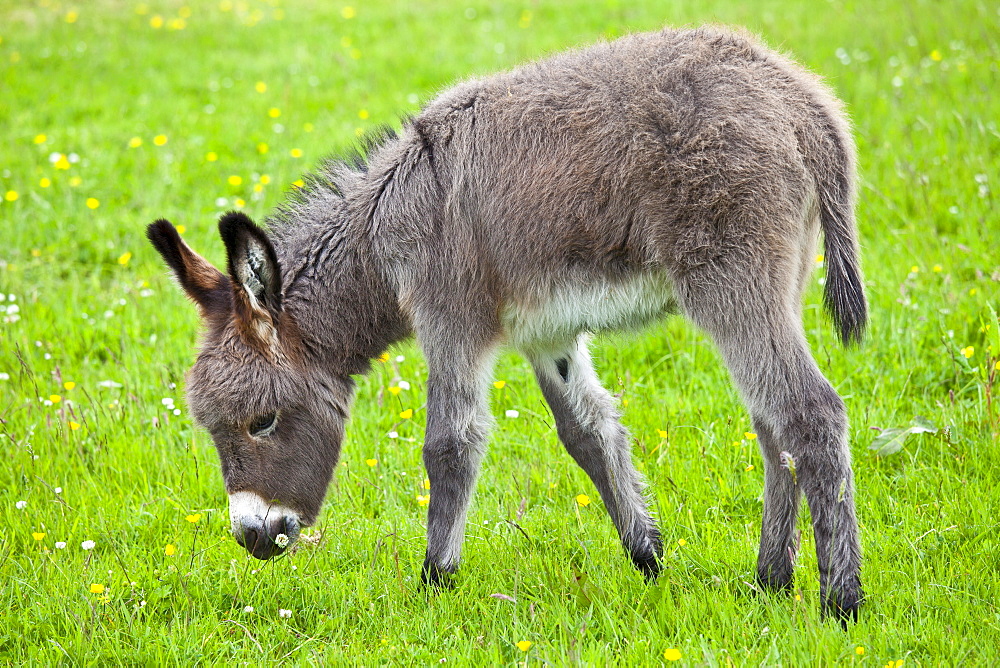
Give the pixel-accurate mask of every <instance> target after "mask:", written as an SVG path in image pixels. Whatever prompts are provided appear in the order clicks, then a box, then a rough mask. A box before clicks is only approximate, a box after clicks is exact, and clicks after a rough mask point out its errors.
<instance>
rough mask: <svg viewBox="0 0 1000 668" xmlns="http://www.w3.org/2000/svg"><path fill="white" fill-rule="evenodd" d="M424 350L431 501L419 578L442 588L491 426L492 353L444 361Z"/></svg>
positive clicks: (451, 355)
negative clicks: (488, 391)
mask: <svg viewBox="0 0 1000 668" xmlns="http://www.w3.org/2000/svg"><path fill="white" fill-rule="evenodd" d="M425 352H426V353H427V362H428V366H429V373H428V379H427V430H426V434H425V438H424V450H423V458H424V466H425V467H426V469H427V477H428V479H429V480H430V483H431V490H430V497H431V499H430V504H429V507H428V509H427V556H426V558H425V559H424V566H423V570H422V574H421V575H422V578H423V581H424V582H425V583H426V584H428V585H438V586H446V585H448V584H449V582H448V576H449V575H450V574H451V573H454V572H455V570H456V569H457V568H458V562H459V559H460V557H461V551H462V542H463V540H464V538H465V519H466V514H467V512H468V509H469V503H470V501H471V500H472V491H473V488H474V487H475V484H476V478H477V476H478V474H479V466H480V463H481V462H482V459H483V454H484V452H485V445H486V439H487V437H488V435H489V430H490V427H491V424H492V418H491V416H490V413H489V407H488V405H487V386H488V385H489V379H490V374H491V372H492V369H493V360H494V354H495V350H494V348H493V347H489V348H486V349H484V350H480V351H477V352H476V353H472V354H468V355H463V354H458V352H457V351H456V350H455V349H454V348H452V349H450V350H449V351H448V354H447V356H446V358H445V357H439V356H438V355H436V354H435V353H436V352H438V351H429V350H425Z"/></svg>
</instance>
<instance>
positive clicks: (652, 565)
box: [629, 554, 663, 584]
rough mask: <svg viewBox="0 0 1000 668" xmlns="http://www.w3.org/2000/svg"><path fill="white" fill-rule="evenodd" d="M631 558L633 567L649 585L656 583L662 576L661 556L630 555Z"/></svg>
mask: <svg viewBox="0 0 1000 668" xmlns="http://www.w3.org/2000/svg"><path fill="white" fill-rule="evenodd" d="M629 557H631V559H632V565H633V566H635V568H636V570H638V571H639V572H640V573H642V576H643V577H644V578H646V583H647V584H652V583H654V582H656V578H658V577H659V576H660V571H662V570H663V566H662V565H661V564H660V558H659V556H657V555H656V554H643V555H640V554H630V555H629Z"/></svg>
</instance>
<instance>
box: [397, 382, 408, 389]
mask: <svg viewBox="0 0 1000 668" xmlns="http://www.w3.org/2000/svg"><path fill="white" fill-rule="evenodd" d="M397 385H398V386H399V389H401V390H408V389H410V384H409V383H408V382H406V381H405V380H401V381H399V382H398V383H397Z"/></svg>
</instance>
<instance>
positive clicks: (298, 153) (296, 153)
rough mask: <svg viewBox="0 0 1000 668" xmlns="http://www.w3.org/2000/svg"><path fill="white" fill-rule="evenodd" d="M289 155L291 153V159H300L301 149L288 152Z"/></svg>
mask: <svg viewBox="0 0 1000 668" xmlns="http://www.w3.org/2000/svg"><path fill="white" fill-rule="evenodd" d="M289 153H291V155H292V157H293V158H301V157H302V149H301V148H293V149H292V150H291V151H289Z"/></svg>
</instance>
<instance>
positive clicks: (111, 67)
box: [0, 0, 1000, 666]
mask: <svg viewBox="0 0 1000 668" xmlns="http://www.w3.org/2000/svg"><path fill="white" fill-rule="evenodd" d="M709 21H712V22H723V23H727V24H735V25H742V26H746V27H748V28H750V29H751V30H753V31H755V32H757V33H758V34H760V35H761V36H762V37H763V38H764V39H765V40H766V41H768V43H770V44H771V45H772V46H775V47H777V48H779V49H782V50H785V51H787V52H789V53H791V54H793V55H794V56H795V57H796V58H797V59H799V60H800V61H801V62H803V63H804V64H806V65H807V66H809V67H810V68H812V69H814V70H815V71H817V72H819V73H821V74H823V75H824V76H825V77H827V79H828V81H829V82H830V83H831V85H832V86H833V87H834V88H835V89H836V91H837V93H838V94H839V95H840V96H841V97H842V98H843V99H844V100H845V101H846V103H847V105H848V107H849V109H850V110H851V113H852V115H853V117H854V120H855V124H856V135H857V140H858V145H859V151H860V160H861V172H862V188H861V193H860V202H859V220H860V226H861V236H862V245H863V248H864V261H865V269H866V280H867V285H868V291H869V298H870V304H871V313H872V322H871V329H870V336H869V338H868V340H867V342H866V343H865V344H864V345H863V346H861V347H860V348H857V349H853V350H844V349H843V348H841V347H840V346H839V345H837V343H836V340H835V336H834V332H833V329H832V327H831V325H830V324H829V323H828V322H827V321H826V319H825V316H823V314H822V312H821V309H820V306H819V304H820V288H819V282H818V279H819V278H820V277H821V276H822V270H821V269H820V270H819V271H818V272H817V276H816V278H817V280H816V284H815V285H814V286H813V288H811V290H810V292H809V294H808V296H807V302H806V311H805V313H806V327H807V331H808V335H809V338H810V341H811V344H812V346H813V348H814V351H815V353H816V356H817V359H818V360H819V363H820V365H821V367H822V369H823V370H824V373H826V374H827V375H828V377H829V378H830V379H831V381H832V382H833V383H834V385H835V386H836V387H837V389H838V391H839V392H840V393H841V394H842V395H843V396H844V397H845V399H846V401H847V405H848V410H849V414H850V416H851V420H852V427H851V437H852V448H853V453H854V460H855V472H856V477H857V484H858V490H859V491H858V495H857V496H858V503H859V509H858V512H859V516H860V520H861V523H862V530H863V534H862V540H863V545H864V550H865V555H866V561H865V565H864V569H863V578H864V581H865V586H866V589H867V593H868V596H869V600H868V605H867V607H866V608H865V609H864V612H863V615H862V617H861V620H860V621H859V622H858V623H857V624H854V625H852V626H850V628H848V629H847V630H846V631H843V630H842V629H841V628H840V627H839V626H838V625H837V624H835V623H833V622H830V621H823V620H822V619H821V618H820V616H819V601H818V580H817V576H816V573H815V571H816V564H815V556H814V554H812V542H811V536H810V532H809V530H808V523H807V518H803V519H802V528H803V530H804V531H803V544H804V549H803V558H802V559H801V563H800V564H799V565H798V566H797V581H796V586H797V589H796V593H795V595H794V596H791V597H763V598H762V597H760V596H758V595H756V594H755V593H754V590H753V587H752V585H751V584H750V583H751V582H752V574H753V565H754V560H755V557H756V542H757V537H758V531H759V528H758V526H759V521H760V514H761V502H760V494H761V490H762V484H763V476H762V466H761V462H760V459H759V455H758V454H757V452H756V446H755V443H753V441H752V438H751V436H750V435H748V432H750V430H751V427H750V424H749V418H748V417H747V415H746V413H745V411H744V410H743V408H742V407H741V405H740V403H739V401H738V399H737V397H736V394H735V392H734V390H733V389H732V388H731V386H730V385H729V381H728V378H727V376H726V372H725V370H724V369H723V368H722V366H721V363H720V361H719V358H718V356H717V354H716V352H715V351H714V349H713V348H712V346H711V345H710V343H709V342H708V341H707V340H706V339H705V338H704V337H703V336H702V335H701V334H700V333H699V332H698V331H696V330H695V329H694V328H692V327H691V326H690V325H688V324H687V323H685V322H683V321H682V320H680V319H676V320H672V321H669V322H667V323H664V324H662V325H660V326H657V327H656V328H654V329H651V330H650V331H647V332H644V333H642V334H637V335H632V336H624V337H621V336H614V337H601V338H598V339H597V341H596V342H595V351H594V352H595V358H596V359H597V361H598V367H599V370H600V372H601V374H602V376H603V378H604V380H605V382H606V383H607V384H608V386H609V387H611V388H613V391H614V392H616V393H619V394H620V396H621V401H622V404H623V405H624V411H625V418H624V420H625V423H626V424H627V426H628V427H629V428H630V429H631V431H632V434H633V435H634V438H635V447H634V453H635V458H636V460H637V462H638V465H639V466H640V467H641V469H642V470H643V471H644V472H645V474H646V475H647V476H648V478H649V481H650V483H651V486H650V490H651V494H652V496H653V499H654V504H655V507H656V510H657V512H658V515H659V517H660V521H661V526H662V530H663V534H664V537H665V543H666V553H665V557H664V558H665V571H664V574H663V576H662V577H661V578H660V580H659V582H658V583H657V584H656V585H655V586H646V585H644V583H643V582H642V579H641V577H640V576H639V575H638V574H637V573H635V572H634V571H633V570H632V569H631V567H630V565H629V564H628V562H627V559H626V558H625V557H624V555H623V554H622V552H621V548H620V546H619V544H618V540H617V537H616V535H615V533H614V530H613V527H612V525H611V523H610V521H609V520H608V518H607V516H606V513H605V512H604V509H603V507H602V504H601V503H600V501H599V499H598V498H597V494H596V492H595V491H594V489H593V487H592V485H591V484H590V482H589V480H587V478H586V476H585V475H584V474H583V472H582V471H580V470H579V469H577V468H576V467H575V465H574V464H573V463H572V462H571V460H570V458H569V457H568V456H567V455H566V454H565V453H564V452H563V451H562V449H561V446H560V445H559V443H558V441H557V439H556V437H555V434H554V432H553V429H552V420H551V416H550V414H549V413H548V411H547V409H546V408H545V406H544V404H543V402H542V398H541V395H540V393H539V392H538V390H537V389H536V388H535V386H534V383H533V380H532V378H531V374H530V372H529V370H528V368H527V366H526V364H525V362H524V361H523V360H521V359H520V358H519V357H517V356H515V355H513V354H510V355H506V356H504V357H503V358H502V359H501V361H500V364H499V366H498V369H497V380H503V381H505V383H506V384H505V385H504V386H503V387H502V388H501V389H497V390H496V391H495V393H494V396H493V405H494V412H495V414H496V415H497V416H498V425H497V429H496V432H495V434H494V437H493V441H492V443H491V449H490V453H489V455H488V456H487V459H486V462H485V465H484V469H483V475H482V478H481V480H480V483H479V487H478V492H477V497H476V501H475V503H474V506H473V509H472V512H471V514H470V521H469V529H468V540H467V543H466V549H465V553H464V564H463V570H462V571H461V574H460V576H459V577H458V578H457V587H456V589H454V590H453V591H449V592H446V593H443V594H440V595H436V596H428V595H427V594H425V593H424V592H422V591H421V590H420V589H419V587H418V581H419V567H420V563H421V561H422V559H423V550H424V539H423V532H424V513H425V508H424V507H423V503H424V500H425V499H424V497H425V495H426V494H427V491H426V490H425V489H424V484H423V483H424V474H423V471H422V467H421V464H420V441H421V437H422V430H423V417H424V415H423V410H422V406H423V404H424V384H423V383H424V378H425V366H424V363H423V361H422V359H421V356H420V354H419V352H418V351H417V349H416V348H415V347H413V346H411V345H407V346H403V347H401V348H399V349H397V350H393V351H391V359H390V361H389V362H387V363H385V364H379V365H376V366H377V368H376V369H375V370H374V372H373V373H372V374H371V375H369V376H368V377H365V378H362V379H359V391H358V397H357V401H356V403H355V411H354V416H353V419H352V421H351V423H350V424H349V427H348V436H347V441H346V443H345V454H344V458H343V462H342V464H341V466H339V467H338V470H337V476H336V479H335V482H334V483H333V485H332V486H331V489H330V493H329V497H328V499H327V502H326V504H325V506H324V511H323V514H322V516H321V519H320V522H319V524H318V525H317V526H316V527H315V528H314V529H313V530H312V534H311V535H312V539H313V540H312V541H311V543H310V544H306V545H303V546H302V548H301V549H299V550H298V551H296V552H295V553H294V554H292V555H291V556H289V557H287V558H282V559H280V560H276V561H273V562H267V563H262V562H258V561H255V560H252V559H251V558H249V557H248V556H247V555H246V554H245V552H244V550H243V549H242V548H240V547H239V546H238V545H236V544H235V542H234V541H233V540H232V539H231V537H230V536H229V535H228V516H227V509H226V505H225V504H226V497H225V491H224V488H223V485H222V480H221V475H220V473H219V471H218V464H217V460H216V455H215V452H214V449H213V447H212V445H211V442H210V439H209V438H208V436H207V434H205V433H203V432H200V431H199V430H197V429H196V428H195V427H194V426H193V424H192V421H191V419H190V416H189V414H188V412H187V408H186V405H185V403H184V400H183V379H184V371H185V370H186V368H187V367H188V366H189V364H190V363H191V362H192V360H193V351H194V345H195V343H196V340H197V330H198V320H197V314H196V312H195V309H194V308H192V307H191V305H190V304H189V303H187V302H186V300H185V298H184V297H183V296H182V295H181V293H180V291H179V290H178V289H177V288H176V286H174V285H173V284H172V282H171V280H170V279H169V278H168V276H167V273H166V271H165V269H164V267H163V266H162V264H161V262H160V259H159V257H158V256H157V255H156V253H155V252H154V251H153V249H152V248H151V247H149V245H148V244H147V243H146V241H145V239H144V237H143V232H144V226H145V224H147V223H148V222H150V221H152V220H154V219H155V218H158V217H168V218H170V219H171V220H173V221H174V223H175V224H179V225H183V226H185V228H186V230H185V231H184V235H185V238H186V239H187V241H188V242H189V243H190V244H191V245H193V246H194V247H195V248H197V249H198V250H199V251H201V252H202V253H203V254H205V255H206V256H207V257H208V258H210V259H211V260H213V261H214V262H216V263H217V264H219V265H221V264H222V262H223V252H222V244H221V242H220V241H219V239H218V237H217V232H216V227H215V219H216V218H217V216H218V214H219V213H220V212H222V211H224V210H226V209H230V208H234V207H242V208H243V209H244V210H246V211H247V212H249V213H250V214H251V215H253V216H254V217H257V218H261V217H263V216H264V215H266V213H267V212H268V211H270V210H271V209H272V207H273V206H275V205H276V204H277V203H279V202H280V201H281V200H282V198H283V197H284V192H285V191H287V190H288V189H289V188H290V187H291V184H292V183H293V182H294V181H295V180H296V179H298V178H299V177H300V176H301V175H302V174H303V173H305V172H306V171H308V170H309V169H310V168H311V167H312V166H314V165H315V164H316V163H317V162H318V161H319V160H320V159H321V158H322V157H323V156H325V155H328V154H331V153H333V154H336V153H338V152H343V151H346V150H348V149H349V148H350V147H351V146H352V144H354V143H355V141H356V139H357V137H358V136H360V135H361V134H363V133H364V132H365V131H367V130H369V129H372V128H374V127H375V126H376V125H377V124H381V123H388V124H391V125H398V124H399V119H400V118H401V117H402V116H405V115H406V114H412V113H414V112H415V111H417V110H418V109H419V108H420V105H421V104H422V103H423V102H424V101H426V100H428V99H430V98H431V97H433V96H434V94H435V93H436V92H437V91H439V90H441V89H442V88H443V87H445V86H447V85H449V84H451V83H453V82H456V81H459V80H461V79H463V78H466V77H469V76H473V75H476V74H483V73H488V72H492V71H496V70H499V69H503V68H507V67H510V66H512V65H514V64H516V63H520V62H523V61H525V60H529V59H532V58H536V57H539V56H541V55H544V54H546V53H551V52H553V51H557V50H559V49H563V48H566V47H570V46H574V45H580V44H585V43H589V42H593V41H596V40H600V39H605V38H611V37H614V36H616V35H620V34H624V33H627V32H630V31H638V30H646V29H655V28H657V27H659V26H662V25H664V24H671V25H684V24H700V23H704V22H709ZM998 25H1000V13H998V11H997V6H996V4H995V3H989V2H978V1H975V0H962V1H956V2H952V3H939V2H931V1H929V0H906V1H899V2H889V1H886V2H876V3H861V2H854V1H841V0H831V1H829V2H815V3H797V2H792V1H789V0H782V1H779V0H761V1H760V2H746V1H745V0H708V1H706V2H700V3H681V2H652V1H642V2H628V1H626V0H601V1H599V2H591V1H589V0H566V1H563V2H554V1H549V0H534V1H527V0H526V1H524V2H521V3H506V2H499V1H493V2H487V1H484V0H466V1H464V2H461V3H455V2H444V1H424V2H403V1H402V0H400V1H398V2H371V3H357V4H355V5H348V4H347V3H346V2H343V3H340V2H337V3H326V2H319V1H313V2H282V1H279V0H272V1H264V0H221V2H217V1H213V2H208V3H201V2H190V3H188V4H182V3H180V2H172V1H163V2H159V1H156V0H152V1H150V2H147V3H145V4H142V5H139V4H134V3H124V2H112V1H110V0H94V1H93V2H79V3H76V4H73V3H67V2H62V1H61V0H42V1H40V2H35V3H31V2H13V1H11V0H6V1H4V2H2V3H0V133H2V134H0V138H2V144H0V145H2V147H3V148H2V149H0V297H2V301H0V433H2V435H3V438H2V439H0V458H2V464H0V513H2V517H3V520H2V522H0V582H2V583H3V586H2V587H0V664H11V665H20V664H21V663H23V662H25V661H27V662H35V663H40V664H52V663H56V662H66V663H79V664H109V663H110V664H114V663H143V664H154V663H155V664H159V663H167V664H174V663H185V664H188V663H194V662H204V663H212V664H236V663H242V662H249V663H252V664H256V663H262V662H265V661H266V662H279V661H293V662H302V663H305V662H317V663H330V664H353V665H358V664H379V663H389V664H402V665H429V664H432V663H438V662H445V661H446V662H447V663H449V664H451V663H456V664H459V665H464V664H515V663H518V664H520V663H521V662H525V663H527V664H543V663H544V664H550V665H567V664H582V665H609V664H610V665H650V664H657V663H661V662H663V663H669V662H671V661H673V660H678V661H679V662H680V663H681V664H691V665H795V666H798V665H827V664H831V663H844V664H866V665H872V666H886V665H887V664H891V665H893V666H898V665H900V664H899V663H898V662H903V664H904V665H915V664H921V665H941V664H970V665H985V664H988V663H994V662H996V661H997V659H998V658H1000V657H998V655H1000V650H997V637H998V634H1000V612H998V610H997V608H996V606H995V601H996V600H997V599H998V598H1000V578H998V576H997V572H998V567H1000V538H998V534H1000V521H998V519H997V518H998V512H1000V509H998V498H1000V493H998V492H997V489H996V481H997V480H1000V451H998V447H997V446H998V445H1000V443H998V432H1000V422H998V421H1000V417H998V413H1000V409H998V406H997V405H996V397H995V396H994V397H992V399H991V392H994V393H995V392H996V391H997V388H998V383H997V377H998V376H1000V370H998V367H1000V363H998V362H997V358H998V357H1000V333H998V324H997V320H996V316H995V315H994V314H993V311H992V310H991V307H992V309H997V308H1000V255H998V253H997V247H998V244H1000V211H998V206H997V201H998V200H997V197H998V193H1000V190H998V189H1000V182H998V181H1000V134H998V127H997V122H998V118H1000V99H998V97H997V91H1000V31H998ZM991 346H992V348H991ZM401 380H404V381H407V382H408V383H409V389H404V390H402V391H399V392H398V393H396V394H393V393H392V392H388V391H387V390H388V389H389V388H395V387H399V386H400V381H401ZM408 408H412V409H414V410H415V415H414V417H413V419H411V420H401V419H400V418H399V413H400V412H401V411H403V410H405V409H408ZM507 410H516V411H517V412H518V416H517V417H513V418H512V417H505V415H506V411H507ZM914 420H916V422H914ZM928 422H929V423H930V425H927V423H928ZM913 425H921V426H920V428H915V429H912V430H910V432H906V431H903V430H905V429H907V428H909V427H911V426H913ZM887 429H897V430H900V431H895V432H888V433H886V431H885V430H887ZM927 429H933V431H927ZM390 432H396V433H397V434H398V438H390V437H389V434H390ZM893 436H895V438H892V437H893ZM876 439H878V440H876ZM873 447H874V448H875V449H873ZM580 495H585V496H580ZM585 497H588V498H589V499H590V501H589V503H587V504H586V505H584V504H582V503H581V502H582V501H585V500H586V498H585ZM279 610H283V611H289V612H288V613H286V614H279ZM668 650H670V651H668ZM678 657H679V659H678Z"/></svg>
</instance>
